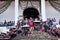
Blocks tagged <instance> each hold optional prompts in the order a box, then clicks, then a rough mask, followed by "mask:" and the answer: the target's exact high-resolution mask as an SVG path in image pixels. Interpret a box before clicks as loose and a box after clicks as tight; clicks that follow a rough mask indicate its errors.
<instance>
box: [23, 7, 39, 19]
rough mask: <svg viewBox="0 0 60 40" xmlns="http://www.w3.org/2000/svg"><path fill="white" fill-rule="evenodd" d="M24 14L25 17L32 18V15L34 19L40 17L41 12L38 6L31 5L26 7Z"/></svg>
mask: <svg viewBox="0 0 60 40" xmlns="http://www.w3.org/2000/svg"><path fill="white" fill-rule="evenodd" d="M23 16H24V18H28V19H29V18H30V17H32V18H33V19H35V18H39V12H38V10H37V9H36V8H33V7H29V8H26V9H25V10H24V11H23Z"/></svg>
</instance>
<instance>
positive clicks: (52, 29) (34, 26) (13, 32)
mask: <svg viewBox="0 0 60 40" xmlns="http://www.w3.org/2000/svg"><path fill="white" fill-rule="evenodd" d="M35 21H38V22H35ZM56 24H57V23H56V19H55V18H53V19H50V18H49V19H47V21H42V19H38V18H36V19H35V20H34V19H33V18H31V17H30V19H27V18H25V19H22V20H18V22H17V25H16V27H15V28H11V29H10V30H9V32H7V34H6V35H7V36H10V37H11V38H14V37H16V36H17V33H18V34H19V33H20V34H21V35H22V36H23V35H25V36H26V35H28V34H31V31H42V32H46V33H48V34H50V35H52V36H57V37H60V28H57V27H56ZM24 25H29V28H26V27H25V28H22V27H21V26H24ZM59 25H60V20H59Z"/></svg>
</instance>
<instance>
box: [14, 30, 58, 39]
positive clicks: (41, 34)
mask: <svg viewBox="0 0 60 40" xmlns="http://www.w3.org/2000/svg"><path fill="white" fill-rule="evenodd" d="M13 40H58V39H57V38H55V37H54V36H51V35H49V34H47V33H45V32H41V31H32V33H31V34H30V35H29V36H21V35H20V34H17V36H16V37H15V38H14V39H13Z"/></svg>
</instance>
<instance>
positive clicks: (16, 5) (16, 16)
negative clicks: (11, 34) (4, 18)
mask: <svg viewBox="0 0 60 40" xmlns="http://www.w3.org/2000/svg"><path fill="white" fill-rule="evenodd" d="M18 1H19V0H15V25H17V21H18Z"/></svg>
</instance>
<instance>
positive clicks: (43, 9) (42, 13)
mask: <svg viewBox="0 0 60 40" xmlns="http://www.w3.org/2000/svg"><path fill="white" fill-rule="evenodd" d="M41 16H42V20H43V21H46V20H47V19H46V12H45V0H41Z"/></svg>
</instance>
